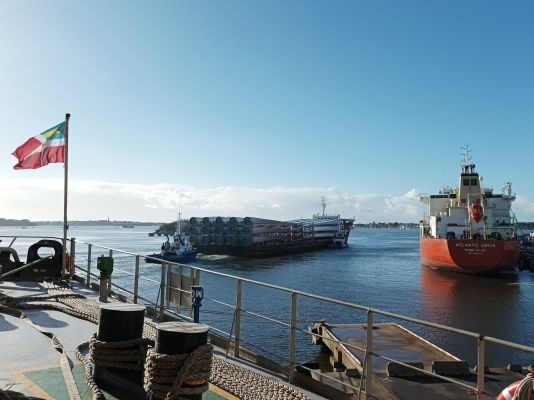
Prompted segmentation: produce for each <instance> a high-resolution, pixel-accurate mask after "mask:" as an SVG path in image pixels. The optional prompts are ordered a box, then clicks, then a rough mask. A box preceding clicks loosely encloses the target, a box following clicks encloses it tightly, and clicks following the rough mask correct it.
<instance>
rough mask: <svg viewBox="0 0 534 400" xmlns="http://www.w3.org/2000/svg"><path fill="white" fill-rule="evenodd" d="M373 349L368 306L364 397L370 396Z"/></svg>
mask: <svg viewBox="0 0 534 400" xmlns="http://www.w3.org/2000/svg"><path fill="white" fill-rule="evenodd" d="M372 351H373V312H372V311H371V309H370V308H368V309H367V345H366V347H365V365H364V367H363V368H364V374H365V397H364V399H365V400H367V399H370V398H371V380H372V378H373V357H372V356H371V353H372Z"/></svg>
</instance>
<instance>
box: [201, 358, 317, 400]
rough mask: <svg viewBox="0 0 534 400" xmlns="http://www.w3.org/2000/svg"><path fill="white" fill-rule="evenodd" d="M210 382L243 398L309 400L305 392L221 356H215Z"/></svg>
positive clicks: (248, 399)
mask: <svg viewBox="0 0 534 400" xmlns="http://www.w3.org/2000/svg"><path fill="white" fill-rule="evenodd" d="M210 382H211V383H213V384H214V385H215V386H218V387H220V388H223V389H224V390H226V391H227V392H230V393H232V394H234V395H235V396H237V397H239V398H240V399H241V400H258V399H284V400H307V399H308V397H306V395H304V393H302V392H300V391H298V390H296V389H294V388H292V387H290V386H288V385H286V384H284V383H282V382H278V381H275V380H273V379H271V378H269V377H267V376H265V375H261V374H259V373H257V372H254V371H251V370H249V369H247V368H243V367H241V366H239V365H236V364H233V363H231V362H228V361H226V360H223V359H221V358H213V367H212V370H211V376H210Z"/></svg>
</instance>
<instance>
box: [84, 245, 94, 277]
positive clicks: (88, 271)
mask: <svg viewBox="0 0 534 400" xmlns="http://www.w3.org/2000/svg"><path fill="white" fill-rule="evenodd" d="M92 250H93V245H92V244H89V245H88V246H87V279H86V281H85V284H86V286H87V287H89V286H91V252H92Z"/></svg>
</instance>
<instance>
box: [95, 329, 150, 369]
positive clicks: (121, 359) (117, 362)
mask: <svg viewBox="0 0 534 400" xmlns="http://www.w3.org/2000/svg"><path fill="white" fill-rule="evenodd" d="M148 346H154V341H153V340H150V339H144V338H140V339H132V340H124V341H121V342H103V341H101V340H98V339H97V338H96V333H94V334H93V336H92V337H91V340H90V341H89V359H90V360H91V361H92V362H93V363H94V364H95V365H98V366H101V367H112V368H120V369H127V370H130V371H142V370H143V368H144V363H145V358H146V353H147V350H148Z"/></svg>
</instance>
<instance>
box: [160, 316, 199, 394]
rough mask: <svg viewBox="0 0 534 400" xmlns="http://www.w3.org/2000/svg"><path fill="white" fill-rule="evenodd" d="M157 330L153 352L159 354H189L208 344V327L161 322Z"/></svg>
mask: <svg viewBox="0 0 534 400" xmlns="http://www.w3.org/2000/svg"><path fill="white" fill-rule="evenodd" d="M156 328H157V330H158V333H157V338H156V346H155V351H156V352H157V353H160V354H168V355H174V354H184V353H191V352H192V351H193V350H195V349H196V348H198V347H200V346H203V345H205V344H207V343H208V330H209V327H208V326H207V325H203V324H194V323H191V322H163V323H161V324H158V326H157V327H156ZM182 397H183V398H185V399H191V400H201V399H202V394H196V395H188V396H182Z"/></svg>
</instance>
